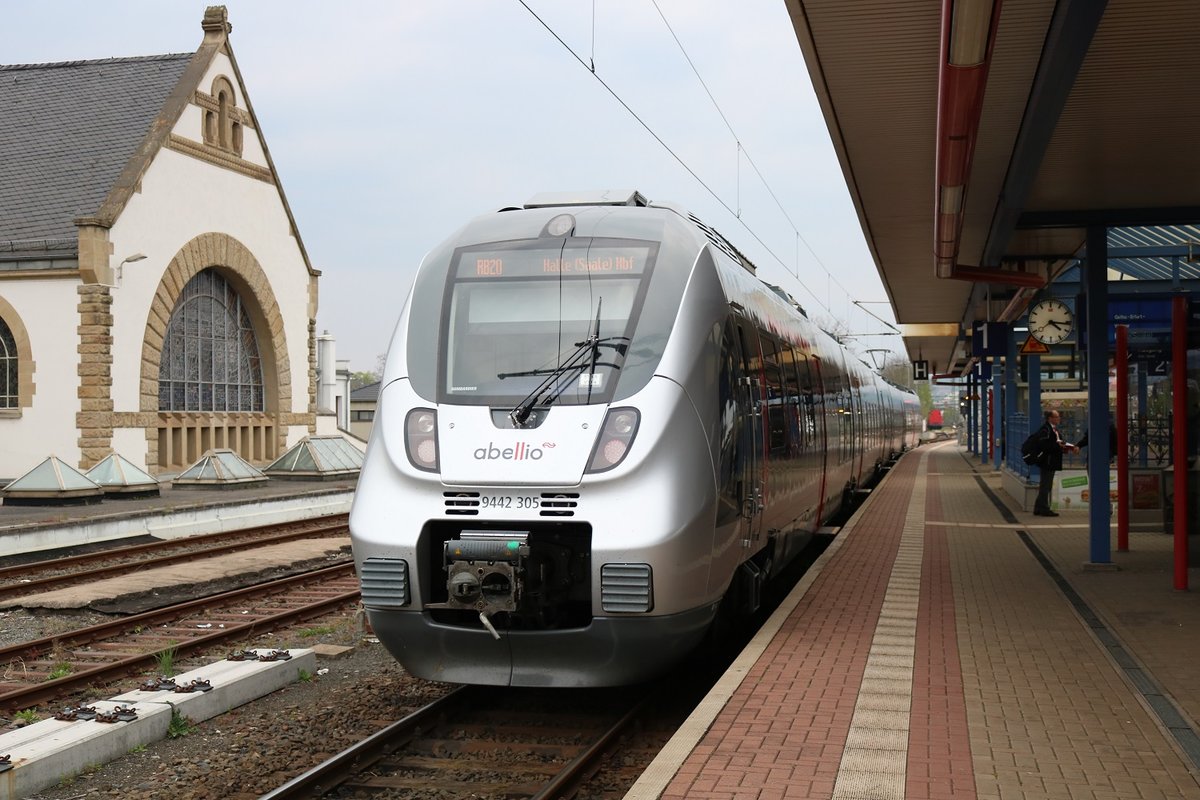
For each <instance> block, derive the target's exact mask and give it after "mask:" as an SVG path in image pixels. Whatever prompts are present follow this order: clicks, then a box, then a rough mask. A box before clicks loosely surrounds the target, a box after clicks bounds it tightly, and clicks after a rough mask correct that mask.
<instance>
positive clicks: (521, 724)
mask: <svg viewBox="0 0 1200 800" xmlns="http://www.w3.org/2000/svg"><path fill="white" fill-rule="evenodd" d="M662 688H663V687H655V688H654V689H652V690H647V688H646V687H641V688H639V689H620V690H616V689H614V690H595V689H593V690H586V691H584V690H580V691H578V692H572V691H566V692H564V691H548V690H530V689H503V690H496V689H489V688H484V687H460V688H458V689H455V690H453V691H452V692H450V693H449V694H447V695H445V696H444V697H441V698H439V699H437V700H435V701H434V702H432V703H430V704H429V705H427V706H425V707H424V708H422V709H420V710H418V711H416V712H414V713H413V714H411V715H409V716H407V717H405V718H404V719H402V720H400V721H398V722H396V723H394V724H392V725H390V726H388V727H387V728H385V729H383V730H381V731H379V732H378V733H376V734H374V735H373V736H371V737H369V738H367V739H365V740H363V741H362V742H359V743H358V744H356V745H354V746H352V747H350V748H348V749H346V750H345V751H343V752H341V753H339V754H337V755H335V756H333V757H331V758H329V759H328V760H326V761H325V762H323V763H322V764H319V765H318V766H316V767H314V768H313V769H311V770H309V771H308V772H306V773H304V774H302V775H299V776H297V777H296V778H294V779H292V780H291V781H289V782H288V783H286V784H284V785H283V786H281V787H279V788H278V789H276V790H274V791H272V792H269V793H267V794H265V795H263V799H264V800H268V799H269V800H293V799H294V798H311V797H321V796H323V795H325V794H327V793H329V792H331V791H333V790H334V789H336V790H337V796H338V797H347V796H360V795H361V796H378V794H379V793H380V792H386V793H387V795H388V796H389V797H403V796H411V797H414V798H416V797H421V796H425V795H426V794H427V793H428V792H431V791H436V792H440V793H443V794H440V795H439V796H443V795H444V796H460V797H503V798H510V799H512V800H516V799H517V798H533V799H534V800H550V798H567V797H573V796H574V795H575V793H576V792H577V791H578V790H579V788H580V787H581V786H582V785H583V784H584V783H585V782H586V781H587V780H588V779H589V778H590V777H591V776H592V775H594V774H595V772H596V771H597V769H598V768H599V765H600V763H601V761H602V760H603V759H604V758H605V757H606V756H608V755H610V754H611V753H612V752H613V751H614V749H615V748H617V747H619V746H620V742H621V741H622V736H623V734H624V733H625V732H626V731H627V730H629V728H630V727H631V726H632V725H634V724H635V723H638V722H640V721H642V720H643V719H645V718H646V717H647V715H648V714H649V713H650V711H651V708H652V706H653V705H654V704H655V702H656V701H657V700H658V699H660V698H661V690H662Z"/></svg>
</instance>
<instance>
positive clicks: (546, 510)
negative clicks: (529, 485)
mask: <svg viewBox="0 0 1200 800" xmlns="http://www.w3.org/2000/svg"><path fill="white" fill-rule="evenodd" d="M578 506H579V493H578V492H543V493H542V504H541V506H540V508H541V511H539V512H538V513H539V514H540V515H541V516H543V517H573V516H575V509H576V508H578Z"/></svg>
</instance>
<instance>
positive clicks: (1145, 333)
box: [1076, 294, 1200, 360]
mask: <svg viewBox="0 0 1200 800" xmlns="http://www.w3.org/2000/svg"><path fill="white" fill-rule="evenodd" d="M1187 301H1188V302H1187V342H1188V344H1187V346H1188V347H1189V348H1195V347H1200V300H1196V299H1194V298H1191V297H1188V298H1187ZM1171 303H1172V295H1169V294H1141V295H1135V296H1117V297H1110V298H1109V300H1108V319H1107V321H1106V322H1107V330H1106V334H1107V338H1108V350H1109V351H1110V352H1111V351H1113V350H1115V349H1116V343H1117V326H1118V325H1127V326H1129V336H1128V340H1127V343H1128V347H1129V352H1130V353H1131V354H1134V355H1136V356H1137V357H1138V358H1139V359H1144V360H1152V359H1166V358H1170V353H1171V338H1172V337H1171ZM1076 307H1077V308H1079V310H1080V327H1081V330H1082V331H1083V333H1081V334H1080V336H1079V347H1080V349H1087V336H1086V331H1087V303H1086V301H1085V297H1084V296H1083V295H1081V296H1080V298H1079V301H1078V302H1077V303H1076Z"/></svg>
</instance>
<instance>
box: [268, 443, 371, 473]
mask: <svg viewBox="0 0 1200 800" xmlns="http://www.w3.org/2000/svg"><path fill="white" fill-rule="evenodd" d="M362 465H363V453H362V451H361V450H359V449H358V448H357V447H355V446H354V445H353V444H352V443H351V442H350V440H349V439H347V438H346V437H345V436H305V437H304V438H303V439H301V440H300V441H299V442H297V443H296V444H295V445H293V446H292V447H291V449H289V450H288V451H287V452H286V453H284V454H283V455H281V456H280V457H279V458H277V459H275V460H274V461H273V462H271V463H270V464H269V465H267V466H266V467H265V468H264V469H263V472H265V473H266V474H267V477H269V478H285V479H286V478H296V479H301V480H305V479H307V480H335V479H338V478H352V477H356V476H357V475H358V473H359V471H360V470H361V469H362Z"/></svg>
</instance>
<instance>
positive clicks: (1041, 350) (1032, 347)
mask: <svg viewBox="0 0 1200 800" xmlns="http://www.w3.org/2000/svg"><path fill="white" fill-rule="evenodd" d="M1017 352H1018V353H1020V354H1021V355H1023V356H1044V355H1046V354H1047V353H1049V352H1050V348H1049V347H1047V346H1046V345H1044V344H1042V343H1041V342H1039V341H1038V340H1037V339H1035V338H1033V337H1032V336H1027V337H1026V338H1025V344H1023V345H1021V349H1020V350H1018V351H1017Z"/></svg>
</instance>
